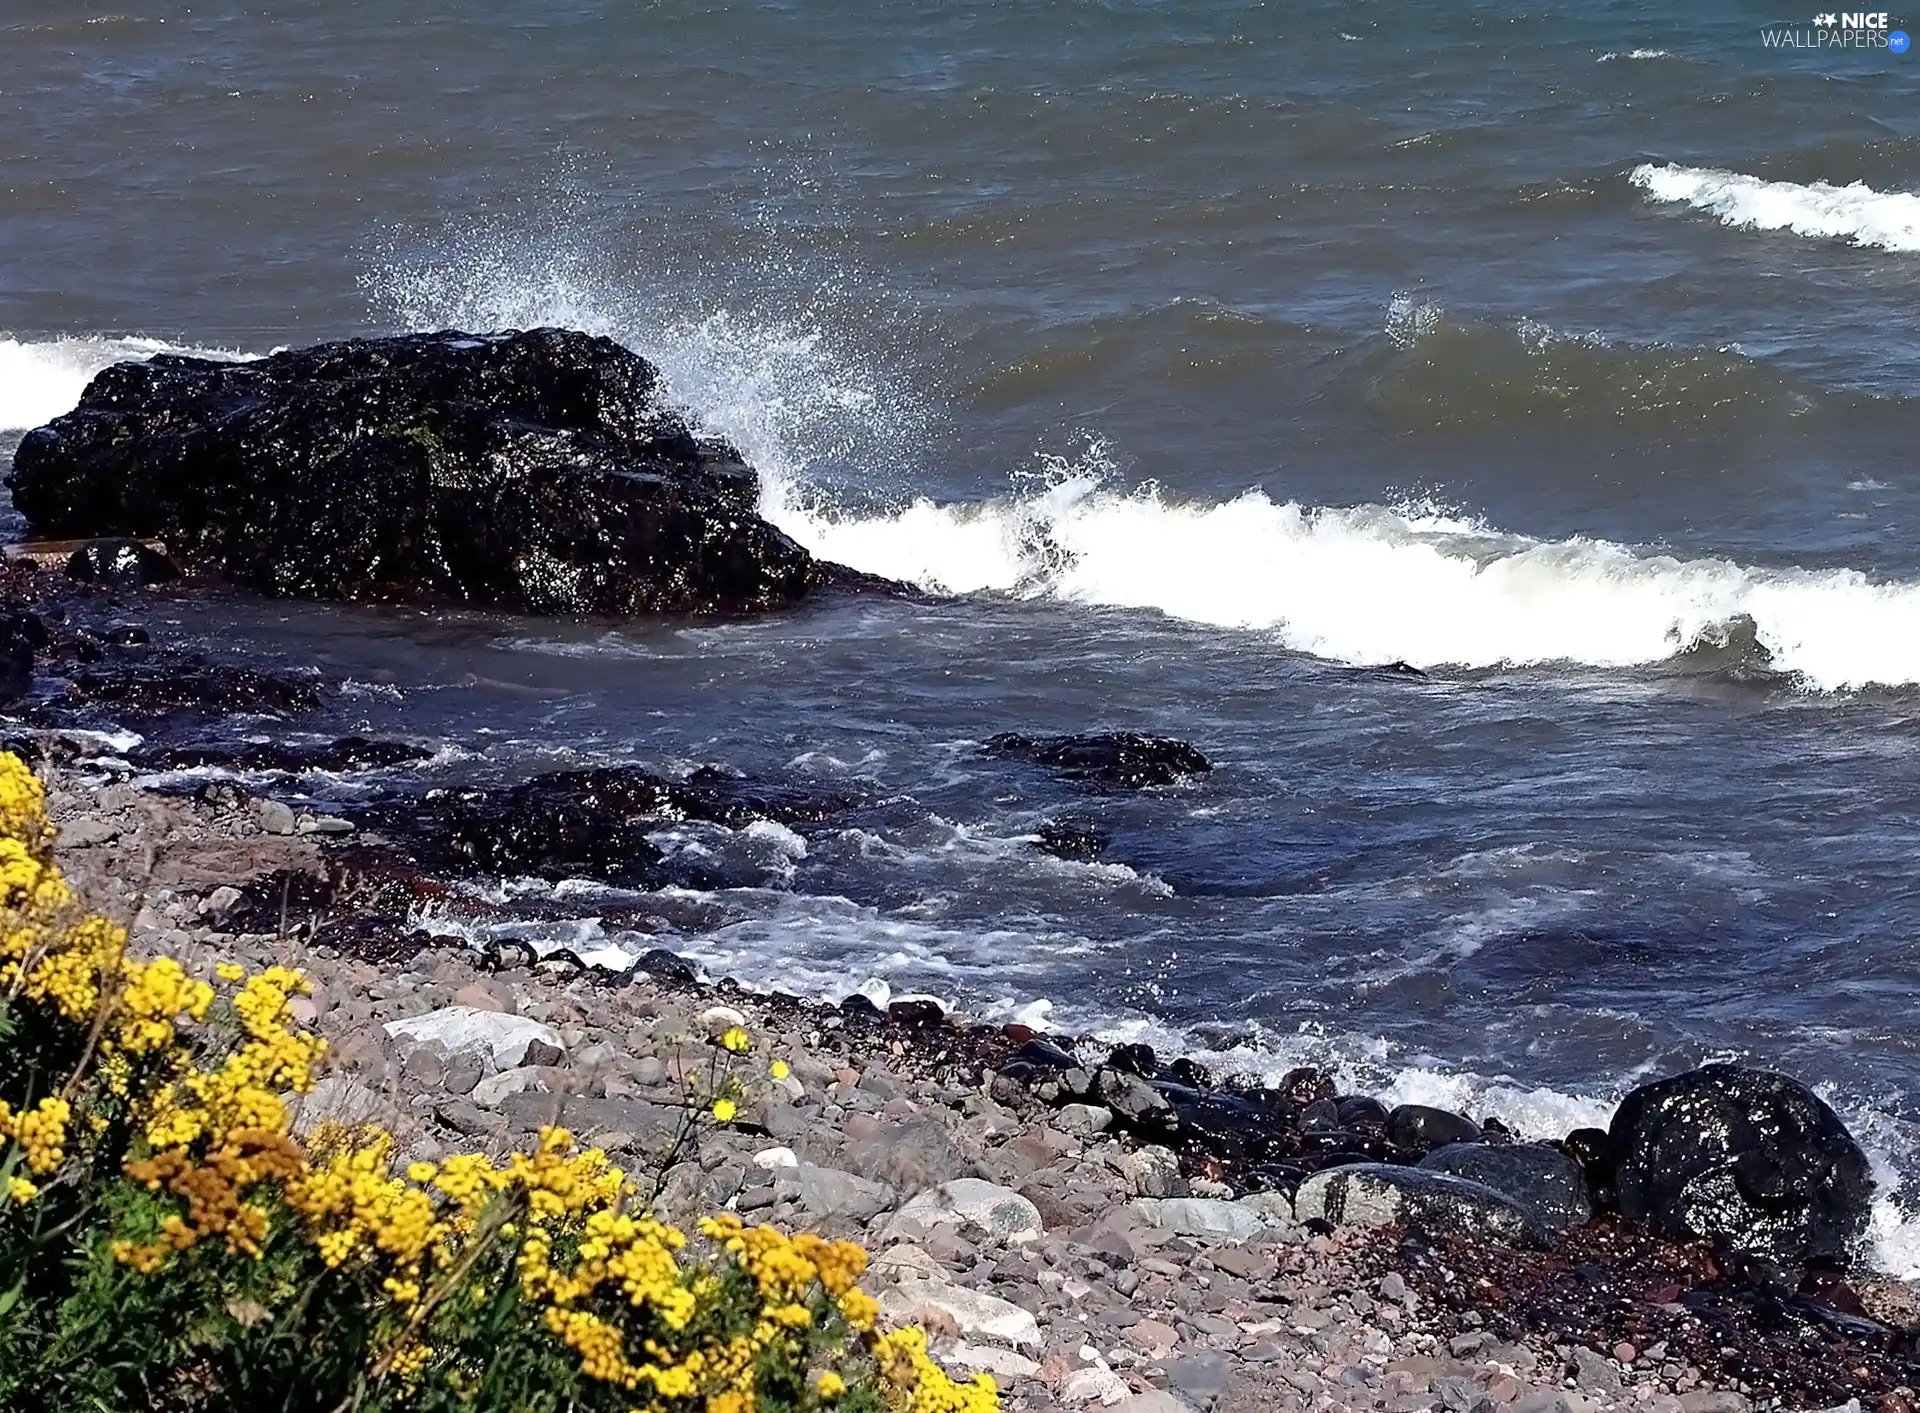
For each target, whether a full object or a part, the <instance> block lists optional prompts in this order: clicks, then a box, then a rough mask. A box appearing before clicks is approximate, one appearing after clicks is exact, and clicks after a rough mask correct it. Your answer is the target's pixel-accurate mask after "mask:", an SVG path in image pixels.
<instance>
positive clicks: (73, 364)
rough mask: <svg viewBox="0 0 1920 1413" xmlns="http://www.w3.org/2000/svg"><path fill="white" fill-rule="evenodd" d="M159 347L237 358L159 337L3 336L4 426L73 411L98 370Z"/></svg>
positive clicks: (0, 386) (19, 428)
mask: <svg viewBox="0 0 1920 1413" xmlns="http://www.w3.org/2000/svg"><path fill="white" fill-rule="evenodd" d="M156 353H191V354H196V355H198V356H199V357H202V358H237V357H239V356H240V355H238V354H235V353H233V352H231V351H229V350H225V349H206V348H187V347H183V346H181V345H179V344H172V343H166V342H164V341H163V340H160V339H144V338H106V337H95V338H63V339H46V340H42V341H40V342H21V341H20V340H18V339H9V338H0V432H24V431H27V430H28V429H30V428H33V427H38V426H40V425H41V424H42V423H45V422H51V421H52V420H53V419H54V418H56V417H58V416H60V414H61V413H63V412H71V411H72V410H73V407H74V404H75V403H77V402H79V401H80V394H81V393H83V392H85V391H86V388H87V384H88V383H90V382H92V381H93V375H94V374H95V373H98V372H99V371H100V370H101V369H103V368H107V367H110V366H111V365H113V364H115V363H124V362H127V361H128V360H130V359H139V358H150V357H152V356H153V355H154V354H156Z"/></svg>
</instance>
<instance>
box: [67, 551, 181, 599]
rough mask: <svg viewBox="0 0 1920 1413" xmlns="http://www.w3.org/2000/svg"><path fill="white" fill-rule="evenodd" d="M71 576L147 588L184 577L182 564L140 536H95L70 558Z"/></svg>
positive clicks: (86, 581) (87, 581)
mask: <svg viewBox="0 0 1920 1413" xmlns="http://www.w3.org/2000/svg"><path fill="white" fill-rule="evenodd" d="M67 577H68V578H69V579H72V580H73V581H74V582H76V583H80V584H98V585H101V586H102V587H103V588H109V589H144V588H147V587H149V586H150V585H153V584H166V583H170V582H171V581H173V580H175V579H178V578H179V577H180V566H179V565H177V564H175V563H174V562H173V561H172V560H170V559H168V558H167V557H166V556H165V555H164V554H162V553H160V551H158V550H156V549H153V548H152V547H150V546H148V545H143V544H141V543H140V541H138V540H92V541H89V542H88V543H87V544H84V545H82V546H81V547H80V548H79V549H77V550H75V551H74V552H73V553H72V555H70V556H69V557H68V559H67Z"/></svg>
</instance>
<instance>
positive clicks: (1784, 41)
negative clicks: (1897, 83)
mask: <svg viewBox="0 0 1920 1413" xmlns="http://www.w3.org/2000/svg"><path fill="white" fill-rule="evenodd" d="M1760 42H1761V43H1763V44H1765V45H1766V46H1767V48H1769V49H1884V50H1886V51H1887V52H1888V53H1890V54H1904V53H1906V52H1907V50H1909V49H1911V48H1912V47H1913V40H1912V39H1911V38H1910V37H1909V36H1908V34H1907V32H1906V31H1905V30H1904V29H1895V28H1894V27H1893V21H1892V19H1891V17H1890V16H1889V15H1888V14H1887V12H1886V11H1885V10H1839V11H1834V10H1823V11H1821V12H1820V13H1819V14H1817V15H1815V16H1814V17H1813V20H1812V22H1811V23H1810V24H1805V25H1773V26H1770V27H1768V28H1766V29H1763V30H1761V31H1760Z"/></svg>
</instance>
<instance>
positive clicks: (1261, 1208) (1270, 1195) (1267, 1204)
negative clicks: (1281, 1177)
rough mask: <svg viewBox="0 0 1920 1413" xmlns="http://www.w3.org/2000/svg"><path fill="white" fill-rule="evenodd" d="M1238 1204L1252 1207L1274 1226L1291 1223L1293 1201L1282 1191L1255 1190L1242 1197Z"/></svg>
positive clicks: (1285, 1225)
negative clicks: (1249, 1194)
mask: <svg viewBox="0 0 1920 1413" xmlns="http://www.w3.org/2000/svg"><path fill="white" fill-rule="evenodd" d="M1240 1205H1241V1206H1243V1207H1251V1208H1253V1210H1254V1211H1256V1212H1258V1213H1260V1215H1261V1216H1263V1217H1265V1218H1266V1219H1267V1220H1268V1221H1269V1222H1270V1223H1272V1224H1273V1225H1274V1226H1276V1227H1290V1226H1292V1225H1293V1202H1292V1200H1291V1199H1289V1198H1288V1196H1287V1194H1286V1193H1284V1192H1256V1193H1253V1194H1252V1195H1251V1196H1248V1197H1242V1198H1241V1199H1240Z"/></svg>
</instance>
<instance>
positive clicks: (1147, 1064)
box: [1107, 1045, 1160, 1079]
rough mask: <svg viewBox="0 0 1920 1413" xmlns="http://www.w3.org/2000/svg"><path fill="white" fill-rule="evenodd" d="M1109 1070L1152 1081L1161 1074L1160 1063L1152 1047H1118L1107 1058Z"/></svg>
mask: <svg viewBox="0 0 1920 1413" xmlns="http://www.w3.org/2000/svg"><path fill="white" fill-rule="evenodd" d="M1107 1068H1108V1069H1114V1070H1120V1071H1122V1072H1123V1073H1125V1074H1133V1075H1139V1076H1140V1078H1142V1079H1152V1078H1153V1077H1154V1076H1155V1075H1157V1074H1159V1073H1160V1061H1159V1058H1158V1057H1157V1056H1155V1055H1154V1053H1153V1047H1152V1046H1151V1045H1116V1046H1114V1048H1113V1051H1112V1053H1111V1054H1109V1055H1108V1056H1107Z"/></svg>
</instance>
